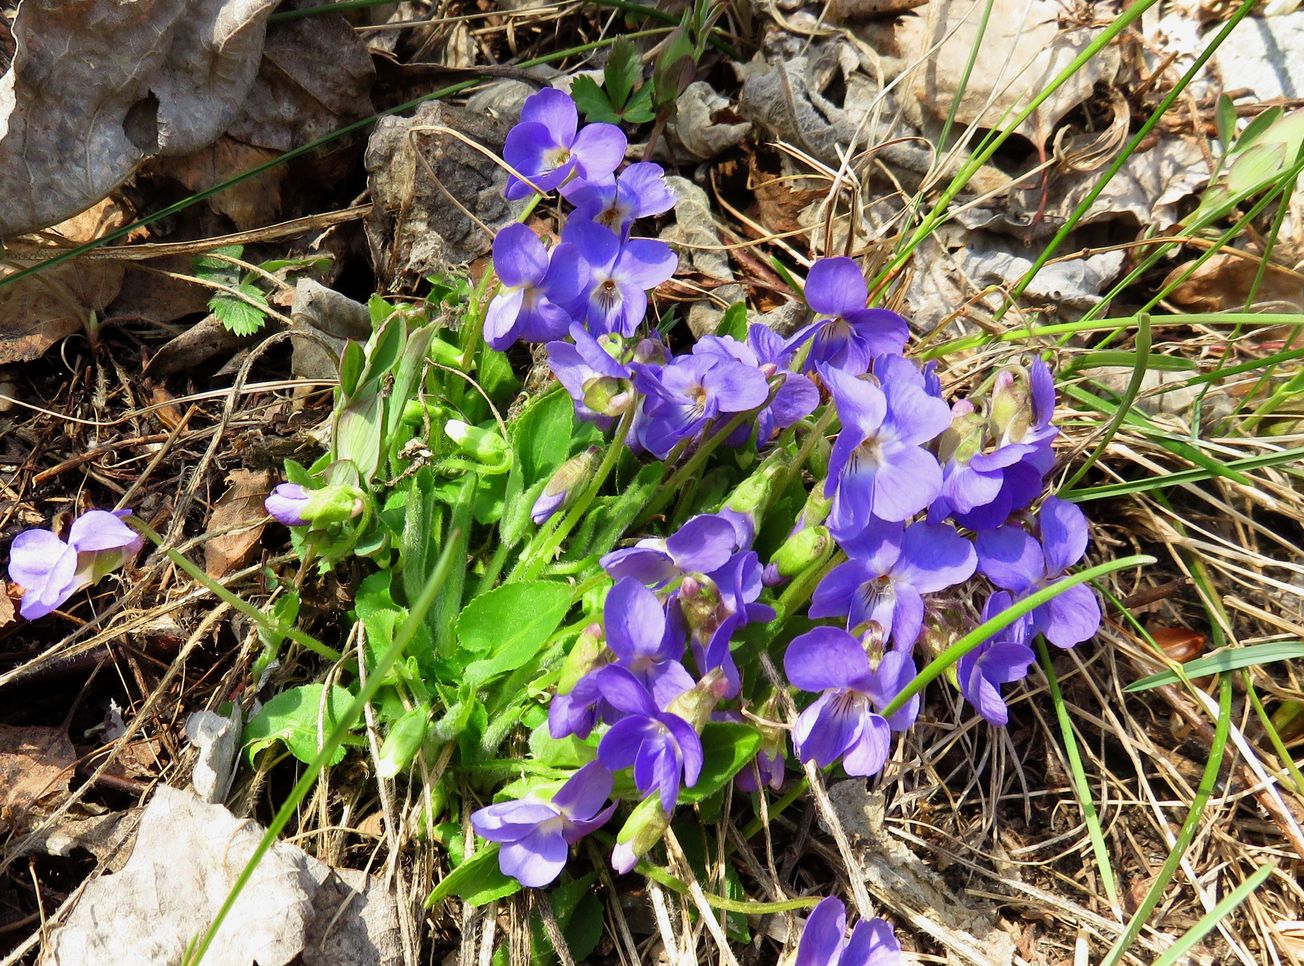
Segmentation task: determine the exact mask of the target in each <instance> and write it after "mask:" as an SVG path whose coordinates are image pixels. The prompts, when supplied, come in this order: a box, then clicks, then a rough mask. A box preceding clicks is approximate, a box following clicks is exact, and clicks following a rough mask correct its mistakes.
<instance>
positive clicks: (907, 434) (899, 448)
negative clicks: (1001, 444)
mask: <svg viewBox="0 0 1304 966" xmlns="http://www.w3.org/2000/svg"><path fill="white" fill-rule="evenodd" d="M889 372H890V373H891V374H892V375H893V377H892V378H888V379H886V380H885V381H884V382H883V384H882V386H881V388H880V387H879V386H876V385H874V384H873V383H872V382H870V381H867V380H865V379H860V378H858V377H856V376H851V375H848V374H847V373H845V372H842V371H840V370H838V369H831V368H825V369H822V370H821V373H822V375H823V376H824V380H825V382H827V383H828V385H829V388H830V390H831V391H832V393H833V402H834V404H835V405H836V406H837V410H838V418H839V419H840V420H841V421H842V431H841V432H840V433H839V434H838V438H837V440H836V441H835V442H834V443H833V451H832V453H831V454H830V457H829V476H828V482H827V483H826V484H825V489H824V492H825V495H826V496H831V497H832V498H833V509H832V511H831V513H830V514H829V529H830V530H832V531H833V535H834V536H836V537H838V538H839V539H841V538H843V537H844V536H850V535H854V534H857V533H859V532H860V531H861V530H863V529H865V527H866V526H867V525H868V523H869V521H870V518H871V516H873V517H878V518H879V519H881V520H887V521H889V522H899V521H901V520H905V519H908V518H909V517H911V516H913V515H914V514H916V513H918V512H919V511H920V510H922V509H923V508H924V507H926V506H928V504H929V503H931V502H932V501H933V498H934V497H936V496H937V493H938V491H939V490H940V489H941V486H942V469H941V467H940V466H938V464H937V458H936V457H934V456H933V454H932V453H929V452H928V451H927V450H925V449H924V448H923V446H922V444H924V443H927V442H929V441H930V440H932V439H933V438H934V437H936V436H937V435H938V434H939V433H941V432H942V431H943V430H945V429H946V427H947V426H948V425H949V424H950V411H949V410H948V409H947V406H946V403H944V402H943V401H942V400H940V399H938V398H937V397H935V396H932V395H930V394H929V393H928V392H927V391H926V390H925V389H924V388H923V386H922V384H916V383H915V382H913V381H911V380H909V379H907V378H904V377H903V376H895V373H896V372H897V370H896V369H895V368H894V369H891V370H889ZM921 381H922V380H921Z"/></svg>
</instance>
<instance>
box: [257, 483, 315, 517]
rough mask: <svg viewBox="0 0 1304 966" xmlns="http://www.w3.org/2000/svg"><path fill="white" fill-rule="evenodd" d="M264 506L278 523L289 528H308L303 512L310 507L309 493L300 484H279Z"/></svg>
mask: <svg viewBox="0 0 1304 966" xmlns="http://www.w3.org/2000/svg"><path fill="white" fill-rule="evenodd" d="M263 506H264V508H265V509H266V510H267V512H268V514H269V515H270V516H271V517H272V519H274V520H275V521H276V522H277V523H281V524H284V525H285V526H287V527H302V526H306V525H307V523H308V521H307V520H305V519H304V518H303V511H304V510H305V509H306V508H307V506H308V491H307V490H306V489H305V488H304V487H302V486H300V485H299V484H298V483H278V484H277V485H276V487H275V488H274V489H273V490H272V492H271V493H269V494H268V495H267V499H266V500H264V501H263Z"/></svg>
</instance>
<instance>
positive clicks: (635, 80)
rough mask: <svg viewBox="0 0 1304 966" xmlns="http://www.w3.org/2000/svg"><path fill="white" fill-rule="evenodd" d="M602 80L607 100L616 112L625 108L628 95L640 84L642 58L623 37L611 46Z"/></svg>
mask: <svg viewBox="0 0 1304 966" xmlns="http://www.w3.org/2000/svg"><path fill="white" fill-rule="evenodd" d="M602 80H603V84H602V86H603V88H604V89H605V90H606V93H607V100H608V102H609V103H610V104H611V106H612V107H613V108H614V109H615V110H617V111H619V110H620V109H621V108H623V107H624V106H625V104H626V103H627V102H628V101H629V95H630V94H631V93H633V91H634V88H635V87H637V86H638V85H639V84H640V83H641V82H642V80H643V58H642V56H641V55H640V54H639V52H638V48H637V47H635V46H634V44H633V43H631V42H630V41H629V40H627V39H625V38H624V37H621V38H620V39H619V40H617V41H616V42H615V43H614V44H612V45H611V53H610V54H609V55H608V56H607V66H606V67H605V68H603V71H602Z"/></svg>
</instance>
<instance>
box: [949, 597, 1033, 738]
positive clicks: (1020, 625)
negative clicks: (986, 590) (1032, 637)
mask: <svg viewBox="0 0 1304 966" xmlns="http://www.w3.org/2000/svg"><path fill="white" fill-rule="evenodd" d="M1013 603H1014V601H1013V598H1011V597H1010V595H1009V594H1007V593H1005V591H997V592H996V593H994V594H992V595H991V596H990V597H988V598H987V604H986V606H985V607H983V622H984V623H985V622H987V621H989V620H991V619H992V618H993V617H995V616H996V615H997V614H999V613H1001V612H1002V611H1005V610H1009V608H1010V606H1011V605H1012V604H1013ZM1027 633H1028V619H1027V617H1026V616H1025V617H1022V618H1020V619H1019V620H1017V621H1015V622H1014V623H1013V624H1011V625H1010V626H1008V627H1006V628H1005V629H1004V630H1001V631H998V632H997V633H996V634H995V635H993V636H992V637H990V638H988V639H987V640H985V641H983V643H982V644H980V645H979V646H978V647H976V648H974V649H973V650H972V651H970V652H969V653H968V654H966V655H965V656H964V657H962V658H960V663H959V664H958V665H957V666H956V669H955V670H956V677H957V678H958V679H959V681H960V693H961V694H963V695H964V696H965V698H966V699H967V700H968V702H969V703H970V704H972V705H973V706H974V708H975V709H976V710H977V712H978V713H979V714H980V715H982V716H983V717H984V718H986V719H987V720H988V721H989V722H991V723H992V724H994V725H996V726H997V727H1003V726H1004V725H1005V723H1006V721H1007V720H1008V719H1009V709H1008V708H1006V706H1005V699H1004V698H1002V697H1001V685H1002V684H1009V683H1010V682H1012V681H1020V680H1022V679H1023V678H1024V677H1025V676H1026V675H1027V673H1028V668H1029V666H1031V664H1032V662H1033V654H1032V648H1030V647H1028V645H1027V644H1026V643H1024V639H1025V638H1026V636H1027Z"/></svg>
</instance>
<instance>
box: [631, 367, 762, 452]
mask: <svg viewBox="0 0 1304 966" xmlns="http://www.w3.org/2000/svg"><path fill="white" fill-rule="evenodd" d="M634 385H635V386H637V387H638V388H639V390H640V391H642V392H643V393H644V394H645V396H646V399H645V400H644V404H643V412H642V419H641V420H640V422H639V423H638V425H637V427H636V430H637V433H638V441H639V443H640V444H642V446H643V448H644V449H646V450H648V452H650V453H652V454H654V455H655V456H657V457H659V458H661V459H665V457H666V456H667V455H669V453H670V451H671V450H672V449H674V447H675V444H676V443H678V442H679V441H680V440H681V439H689V438H692V437H695V436H697V435H698V434H699V433H701V432H702V431H703V430H704V429H705V428H706V427H707V425H708V424H710V423H711V421H712V420H714V419H716V418H717V417H719V416H732V415H734V414H736V413H745V412H747V411H748V410H751V409H756V408H758V407H759V406H761V405H763V404H764V403H765V401H766V400H767V399H769V396H770V385H769V383H768V382H767V381H766V379H765V376H764V375H762V374H761V371H760V370H759V369H756V368H753V367H752V366H748V365H745V364H743V363H741V362H738V361H736V360H734V359H729V358H722V357H720V356H718V355H712V354H709V353H700V354H699V353H695V354H693V355H689V356H679V357H677V358H675V359H672V360H670V361H669V362H668V363H666V364H665V365H664V366H659V367H657V366H643V365H636V366H634Z"/></svg>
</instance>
